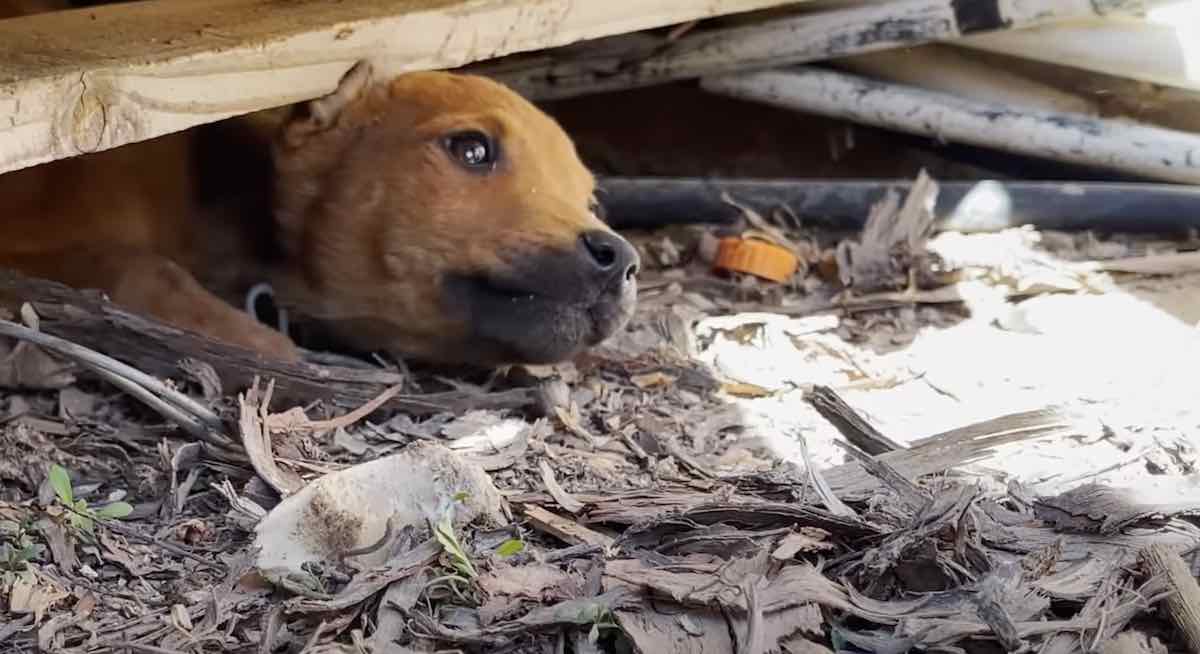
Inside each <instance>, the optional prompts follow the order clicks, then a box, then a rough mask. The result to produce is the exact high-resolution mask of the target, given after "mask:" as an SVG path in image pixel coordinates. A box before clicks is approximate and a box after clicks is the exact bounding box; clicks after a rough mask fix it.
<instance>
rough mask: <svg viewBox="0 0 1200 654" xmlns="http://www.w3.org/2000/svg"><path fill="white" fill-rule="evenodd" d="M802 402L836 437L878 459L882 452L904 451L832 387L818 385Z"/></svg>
mask: <svg viewBox="0 0 1200 654" xmlns="http://www.w3.org/2000/svg"><path fill="white" fill-rule="evenodd" d="M804 399H805V401H807V402H808V403H809V404H811V405H812V407H813V408H814V409H816V410H817V413H819V414H821V417H822V418H825V419H826V420H828V421H829V424H831V425H833V427H834V428H835V429H837V430H838V433H839V434H841V435H842V436H843V437H845V439H846V440H847V441H849V442H850V443H851V444H852V445H854V446H855V447H857V448H858V449H860V450H862V451H863V452H866V453H867V454H869V455H871V456H877V455H879V454H883V453H884V452H891V451H894V450H902V449H904V446H903V445H901V444H900V443H897V442H896V441H894V440H892V439H890V438H888V437H887V436H885V435H883V434H882V433H880V431H879V430H878V429H876V428H875V426H874V425H872V424H871V423H870V422H867V420H866V419H865V418H863V417H862V415H860V414H859V413H858V412H857V411H855V410H854V408H853V407H851V406H850V405H849V404H847V403H846V401H845V400H843V399H842V396H841V395H838V393H837V391H835V390H833V389H832V388H830V387H828V386H823V385H821V384H817V385H815V386H813V388H812V390H810V391H808V392H807V393H805V394H804Z"/></svg>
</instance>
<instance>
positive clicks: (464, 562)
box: [433, 510, 479, 579]
mask: <svg viewBox="0 0 1200 654" xmlns="http://www.w3.org/2000/svg"><path fill="white" fill-rule="evenodd" d="M433 535H434V536H435V537H436V538H437V540H438V542H439V543H441V545H442V549H444V550H446V554H449V555H450V566H451V567H453V568H454V571H455V572H457V573H458V574H459V575H461V576H463V577H465V578H467V579H475V578H476V577H478V576H479V572H478V571H476V570H475V564H473V563H471V557H470V556H468V555H467V551H466V550H465V549H463V546H462V543H460V542H459V541H458V535H457V534H455V533H454V511H452V510H448V511H446V512H445V513H443V514H442V519H441V520H438V523H437V524H436V525H435V526H434V528H433Z"/></svg>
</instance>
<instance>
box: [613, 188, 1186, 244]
mask: <svg viewBox="0 0 1200 654" xmlns="http://www.w3.org/2000/svg"><path fill="white" fill-rule="evenodd" d="M911 185H912V182H911V181H909V180H810V179H795V180H791V179H701V178H670V177H606V178H603V179H601V180H600V182H599V186H600V192H599V195H598V197H599V198H600V201H601V202H602V203H603V205H604V211H605V217H606V219H607V220H608V222H609V224H610V225H612V226H613V227H614V228H617V229H653V228H655V227H663V226H666V225H680V224H698V223H699V224H703V223H716V224H722V223H729V222H732V221H735V220H736V219H737V218H738V216H739V214H740V212H739V210H738V209H737V208H736V207H733V206H731V205H730V204H728V203H726V202H725V201H724V200H723V199H722V194H723V193H728V194H729V197H730V198H732V199H733V200H735V201H736V202H738V203H739V204H742V205H745V206H748V207H750V208H753V209H755V210H756V211H759V212H761V213H763V214H764V215H765V214H767V213H769V212H771V211H773V210H776V209H778V208H780V207H784V206H786V207H787V208H788V209H790V210H791V211H792V212H793V213H794V214H796V215H797V216H798V217H799V218H800V219H801V220H802V221H803V224H805V225H808V226H819V227H826V228H831V229H847V230H851V229H858V228H861V227H862V224H863V222H864V221H865V220H866V217H867V214H868V213H869V211H870V208H871V205H873V204H874V203H876V202H878V201H879V200H880V199H881V198H883V196H884V193H885V192H886V191H887V189H889V188H891V189H895V190H896V191H897V192H899V193H900V194H901V197H903V195H904V194H906V193H907V192H908V189H909V187H910V186H911ZM938 189H939V190H938V196H937V203H936V208H935V214H936V216H937V218H938V221H939V224H938V227H939V228H940V229H952V230H956V231H964V232H969V231H996V230H999V229H1004V228H1006V227H1014V226H1019V225H1033V226H1036V227H1039V228H1042V229H1058V230H1085V229H1093V230H1100V231H1108V232H1160V233H1179V232H1182V231H1185V230H1187V229H1190V228H1200V187H1195V186H1186V185H1179V184H1154V183H1127V182H1122V183H1110V182H1044V181H943V182H938ZM964 200H966V202H964Z"/></svg>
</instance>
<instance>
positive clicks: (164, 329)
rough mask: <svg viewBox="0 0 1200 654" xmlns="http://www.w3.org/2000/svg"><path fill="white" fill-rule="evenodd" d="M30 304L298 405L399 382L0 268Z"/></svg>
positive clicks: (446, 399)
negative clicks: (244, 344)
mask: <svg viewBox="0 0 1200 654" xmlns="http://www.w3.org/2000/svg"><path fill="white" fill-rule="evenodd" d="M24 302H28V303H30V304H31V305H32V306H33V308H34V310H35V311H36V312H37V314H38V316H40V319H41V324H40V329H41V331H42V332H44V333H46V334H51V335H54V336H58V337H60V338H63V339H65V340H67V341H70V342H72V343H75V344H78V345H80V346H83V347H86V348H90V349H93V350H96V351H97V352H101V353H103V354H106V355H108V356H110V357H112V358H114V359H117V360H119V361H122V362H124V363H127V364H130V365H131V366H133V367H134V368H136V369H138V370H140V371H144V372H145V373H148V374H150V375H154V376H159V377H173V376H176V375H178V374H179V373H180V364H181V362H182V361H184V360H188V359H194V360H197V361H202V362H204V363H207V364H209V365H210V366H211V367H212V369H213V370H214V371H215V372H216V374H217V376H218V377H219V379H220V381H221V384H222V385H223V386H224V387H225V388H226V389H241V388H246V387H248V386H250V384H251V383H253V381H254V379H256V378H263V379H273V380H274V381H275V397H276V398H277V399H279V400H282V401H285V402H294V403H297V404H302V403H308V402H312V401H314V400H318V399H322V400H326V401H329V402H331V403H333V404H335V405H337V406H340V407H342V408H347V409H357V408H359V407H361V406H362V405H364V404H366V403H367V402H369V401H371V400H372V399H374V398H376V397H378V396H379V395H380V394H381V393H383V392H384V391H386V390H387V389H389V388H391V387H392V386H395V385H396V384H399V383H401V382H403V377H402V376H401V375H398V374H396V373H392V372H388V371H385V370H380V369H370V368H367V369H359V368H347V367H340V366H319V365H314V364H310V363H287V362H283V361H276V360H272V359H267V358H265V357H262V356H260V355H258V354H256V353H253V352H250V351H248V350H243V349H242V348H239V347H235V346H232V345H227V344H225V343H221V342H218V341H215V340H212V339H209V338H206V337H204V336H200V335H198V334H194V333H191V332H187V331H184V330H181V329H177V328H175V327H172V326H170V325H167V324H165V323H162V322H159V321H157V320H154V319H151V318H147V317H143V316H140V315H136V314H133V313H130V312H128V311H125V310H123V309H121V308H120V307H117V306H116V305H114V304H112V303H111V302H108V301H107V300H105V299H104V298H103V297H102V296H100V294H98V293H94V292H88V291H80V290H76V289H73V288H70V287H67V286H64V285H62V284H57V283H54V282H50V281H46V280H40V279H33V278H29V277H25V276H22V275H18V274H16V273H12V272H9V271H5V270H0V305H10V304H12V305H17V306H19V305H20V304H22V303H24ZM533 401H534V392H533V391H532V390H531V389H525V388H517V389H510V390H505V391H498V392H491V393H489V392H483V391H478V392H475V391H466V390H456V391H447V392H443V393H430V394H426V395H407V394H399V395H396V396H394V397H392V398H391V399H389V400H388V401H387V402H386V403H385V404H384V405H383V407H382V408H389V409H397V410H403V411H407V412H409V413H412V414H415V415H429V414H432V413H438V412H441V411H449V412H455V413H464V412H466V411H468V410H470V409H519V408H523V407H527V406H532V404H533Z"/></svg>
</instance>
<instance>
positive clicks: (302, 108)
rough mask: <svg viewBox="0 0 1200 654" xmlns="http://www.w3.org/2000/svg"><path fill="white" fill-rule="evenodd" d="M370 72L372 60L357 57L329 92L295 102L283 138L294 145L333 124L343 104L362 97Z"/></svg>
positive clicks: (367, 85) (369, 80)
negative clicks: (304, 100) (356, 61)
mask: <svg viewBox="0 0 1200 654" xmlns="http://www.w3.org/2000/svg"><path fill="white" fill-rule="evenodd" d="M371 76H372V70H371V64H370V63H369V62H367V61H360V62H358V63H356V64H354V66H353V67H352V68H350V70H348V71H346V74H345V75H342V79H341V80H340V81H339V82H338V85H337V88H336V89H334V90H333V92H332V93H330V94H328V95H325V96H322V97H320V98H317V99H315V100H309V101H308V102H301V103H299V104H297V105H296V107H295V110H294V111H293V112H292V116H291V118H289V119H288V121H287V124H285V125H284V133H283V137H284V140H285V142H286V143H287V144H288V145H290V146H292V147H296V146H299V145H301V144H303V143H304V141H305V139H307V138H308V137H310V136H312V135H314V134H318V133H320V132H324V131H325V130H327V129H330V128H331V127H333V126H335V125H336V124H337V122H338V118H339V117H341V115H342V112H343V111H344V110H345V109H346V107H348V106H350V105H351V104H352V103H354V102H355V101H356V100H358V99H359V98H360V97H362V95H363V93H365V92H366V90H367V88H368V87H370V85H371Z"/></svg>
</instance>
